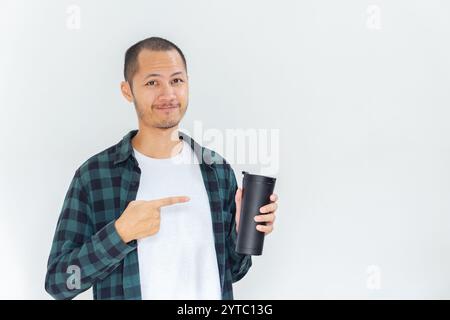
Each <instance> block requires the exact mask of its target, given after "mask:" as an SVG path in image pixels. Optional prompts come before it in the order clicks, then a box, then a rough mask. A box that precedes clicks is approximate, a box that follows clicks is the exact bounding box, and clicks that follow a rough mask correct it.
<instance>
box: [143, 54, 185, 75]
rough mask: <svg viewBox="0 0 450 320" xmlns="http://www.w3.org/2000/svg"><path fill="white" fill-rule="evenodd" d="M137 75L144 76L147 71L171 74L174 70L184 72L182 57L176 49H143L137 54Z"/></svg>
mask: <svg viewBox="0 0 450 320" xmlns="http://www.w3.org/2000/svg"><path fill="white" fill-rule="evenodd" d="M137 60H138V66H139V68H138V72H137V75H140V76H145V75H146V74H149V73H159V74H161V75H164V74H166V73H167V74H169V73H170V74H172V73H173V72H176V71H182V72H185V68H184V63H183V59H182V58H181V56H180V54H179V53H178V51H176V50H169V51H152V50H148V49H144V50H142V51H141V52H139V55H138V59H137Z"/></svg>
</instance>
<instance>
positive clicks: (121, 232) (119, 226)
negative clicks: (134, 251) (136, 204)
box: [114, 219, 132, 243]
mask: <svg viewBox="0 0 450 320" xmlns="http://www.w3.org/2000/svg"><path fill="white" fill-rule="evenodd" d="M114 226H115V228H116V231H117V233H118V234H119V236H120V238H122V241H123V242H124V243H128V242H130V241H131V240H132V239H130V238H129V236H128V235H127V233H126V228H124V226H123V224H122V221H121V220H120V219H118V220H116V222H115V223H114Z"/></svg>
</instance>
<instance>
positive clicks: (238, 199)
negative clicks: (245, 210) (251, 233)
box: [234, 188, 242, 230]
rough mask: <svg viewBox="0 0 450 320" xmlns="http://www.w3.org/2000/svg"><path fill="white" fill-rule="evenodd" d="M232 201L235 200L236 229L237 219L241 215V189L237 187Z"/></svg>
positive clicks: (237, 225)
mask: <svg viewBox="0 0 450 320" xmlns="http://www.w3.org/2000/svg"><path fill="white" fill-rule="evenodd" d="M234 201H235V202H236V230H238V227H239V220H240V217H241V202H242V189H241V188H238V189H237V190H236V195H235V196H234Z"/></svg>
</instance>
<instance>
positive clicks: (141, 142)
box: [131, 125, 183, 159]
mask: <svg viewBox="0 0 450 320" xmlns="http://www.w3.org/2000/svg"><path fill="white" fill-rule="evenodd" d="M131 144H132V146H133V148H135V149H136V150H137V151H139V152H140V153H142V154H144V155H146V156H148V157H151V158H156V159H165V158H171V157H173V156H175V155H176V154H178V153H179V152H180V151H181V148H182V146H183V144H182V142H181V140H180V139H179V137H178V125H177V126H175V127H173V128H168V129H161V128H149V127H146V126H142V125H139V131H138V133H137V134H136V135H135V136H134V137H133V138H132V139H131Z"/></svg>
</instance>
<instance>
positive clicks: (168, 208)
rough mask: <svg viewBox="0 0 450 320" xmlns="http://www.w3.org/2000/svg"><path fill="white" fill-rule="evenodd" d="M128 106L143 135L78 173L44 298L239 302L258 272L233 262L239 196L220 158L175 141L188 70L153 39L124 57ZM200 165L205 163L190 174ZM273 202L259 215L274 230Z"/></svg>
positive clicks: (182, 139) (181, 138)
mask: <svg viewBox="0 0 450 320" xmlns="http://www.w3.org/2000/svg"><path fill="white" fill-rule="evenodd" d="M124 76H125V81H123V82H122V83H121V90H122V94H123V96H124V97H125V98H126V99H127V100H128V101H129V102H133V103H134V106H135V109H136V113H137V116H138V122H139V130H133V131H131V132H129V133H128V134H127V135H125V137H124V138H123V139H122V140H121V141H120V142H119V143H118V144H116V145H114V146H112V147H110V148H108V149H106V150H104V151H102V152H100V153H98V154H96V155H94V156H93V157H91V158H90V159H88V160H87V161H86V162H85V163H83V164H82V165H81V166H80V167H79V168H78V169H77V170H76V172H75V175H74V178H73V180H72V182H71V184H70V187H69V190H68V192H67V195H66V198H65V200H64V204H63V208H62V211H61V214H60V217H59V220H58V224H57V227H56V232H55V236H54V240H53V245H52V249H51V252H50V257H49V260H48V270H47V275H46V281H45V288H46V290H47V292H48V293H49V294H51V295H52V296H53V297H54V298H56V299H71V298H73V297H75V296H76V295H78V294H79V293H81V292H83V291H85V290H87V289H88V288H90V287H91V286H93V293H94V299H233V290H232V283H233V282H236V281H238V280H240V279H241V278H242V277H243V276H244V275H245V274H246V273H247V271H248V270H249V268H250V266H251V265H252V260H251V256H250V255H243V254H238V253H236V252H235V245H236V237H237V230H238V224H239V214H240V206H241V196H242V190H241V189H240V188H238V187H237V183H236V178H235V174H234V172H233V170H232V168H231V166H230V165H229V164H228V163H227V162H226V161H225V160H224V159H223V158H222V157H220V156H219V155H218V154H217V153H215V152H214V151H212V150H209V149H207V148H203V147H201V146H199V145H198V144H197V143H196V142H195V141H194V140H193V139H192V138H190V137H189V136H187V135H186V134H184V133H182V132H179V131H178V124H179V123H180V121H181V119H182V118H183V116H184V114H185V112H186V109H187V105H188V75H187V67H186V60H185V57H184V55H183V53H182V52H181V50H180V49H179V48H178V47H177V46H176V45H175V44H173V43H172V42H170V41H167V40H165V39H162V38H157V37H152V38H148V39H145V40H142V41H140V42H138V43H136V44H135V45H133V46H132V47H130V48H129V49H128V50H127V52H126V54H125V68H124ZM193 157H195V158H196V159H198V160H199V161H198V162H196V164H195V165H192V164H191V165H189V164H188V162H189V161H188V160H189V159H192V158H193ZM276 201H277V195H276V194H273V195H272V196H271V203H270V204H268V205H266V206H264V207H262V208H261V213H266V214H265V215H261V216H260V218H261V219H260V220H259V221H260V222H265V225H264V223H262V224H260V225H258V226H257V229H258V230H259V231H260V232H264V233H266V234H268V233H270V232H271V231H272V230H273V223H274V219H275V211H276V209H277V203H276Z"/></svg>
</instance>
